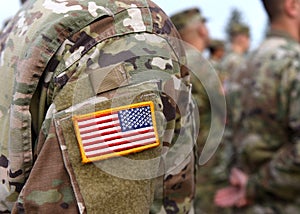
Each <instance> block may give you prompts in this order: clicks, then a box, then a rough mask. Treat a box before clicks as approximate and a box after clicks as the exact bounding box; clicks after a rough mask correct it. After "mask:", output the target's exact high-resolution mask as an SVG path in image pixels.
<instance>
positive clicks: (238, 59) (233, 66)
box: [221, 23, 250, 89]
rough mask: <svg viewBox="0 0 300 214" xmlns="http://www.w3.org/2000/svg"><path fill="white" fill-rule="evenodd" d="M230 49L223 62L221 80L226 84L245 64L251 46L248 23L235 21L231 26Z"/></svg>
mask: <svg viewBox="0 0 300 214" xmlns="http://www.w3.org/2000/svg"><path fill="white" fill-rule="evenodd" d="M229 39H230V41H229V42H230V44H229V50H228V51H227V53H226V54H225V57H224V58H223V60H222V62H221V69H222V71H221V72H222V73H221V80H222V81H223V82H224V84H225V89H226V83H227V81H230V80H229V79H230V78H231V76H234V73H235V72H236V71H237V70H238V69H239V67H240V66H244V65H245V58H246V53H247V51H248V49H249V47H250V29H249V27H248V26H247V25H244V24H240V23H235V24H233V25H232V26H231V27H230V32H229Z"/></svg>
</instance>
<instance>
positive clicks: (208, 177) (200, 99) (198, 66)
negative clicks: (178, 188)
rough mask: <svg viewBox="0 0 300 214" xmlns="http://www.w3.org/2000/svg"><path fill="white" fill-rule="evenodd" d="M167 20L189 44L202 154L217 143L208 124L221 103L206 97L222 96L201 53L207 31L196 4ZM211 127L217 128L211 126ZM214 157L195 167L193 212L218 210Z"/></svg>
mask: <svg viewBox="0 0 300 214" xmlns="http://www.w3.org/2000/svg"><path fill="white" fill-rule="evenodd" d="M171 20H172V21H173V23H174V25H175V26H176V27H177V29H178V31H179V33H180V35H181V38H182V39H183V41H185V42H186V43H187V44H188V45H190V46H191V47H190V48H189V49H188V51H187V55H188V56H189V57H188V59H189V60H190V61H189V62H188V65H190V66H191V67H192V68H193V69H195V70H192V71H193V73H191V82H192V94H193V98H194V99H195V101H196V104H197V106H198V110H199V114H200V132H199V136H198V139H197V146H198V157H200V154H201V155H202V154H203V149H204V147H205V146H206V144H209V146H208V147H206V148H209V149H207V150H206V151H208V150H211V151H214V149H215V147H217V145H218V143H219V142H218V139H214V137H215V136H214V134H215V133H213V132H211V124H213V121H212V108H215V109H218V108H221V107H220V106H221V105H220V106H219V105H218V104H219V103H217V104H216V103H214V104H213V103H212V100H210V99H213V101H216V100H219V101H222V99H220V98H219V97H220V96H221V97H222V96H223V94H222V90H221V89H220V87H219V88H218V87H214V86H216V85H215V83H216V82H218V83H220V82H219V78H218V75H217V74H216V72H215V70H214V68H213V67H212V66H211V65H210V63H209V62H208V60H206V59H205V58H204V57H203V56H202V52H203V51H204V50H205V49H206V48H207V47H208V45H209V32H208V29H207V26H206V18H204V17H203V15H202V13H201V11H200V10H199V9H198V8H191V9H187V10H184V11H182V12H179V13H177V14H174V15H172V16H171ZM213 74H215V76H213ZM211 77H212V78H211ZM205 86H206V87H205ZM207 86H208V87H207ZM208 91H210V93H211V94H210V95H212V94H214V95H213V96H211V97H209V93H208ZM224 103H225V102H224ZM215 104H216V105H215ZM224 108H225V104H224ZM217 111H218V114H219V113H220V112H222V111H221V110H220V109H218V110H217ZM220 114H221V113H220ZM220 118H221V117H220ZM220 118H219V117H218V118H217V125H218V126H222V125H223V121H222V119H220ZM214 124H216V123H214ZM213 128H216V130H218V129H217V127H215V126H214V127H213ZM209 134H210V137H211V138H210V142H208V136H209ZM207 142H208V143H207ZM218 152H219V151H218ZM204 155H205V154H204ZM217 161H218V154H215V155H214V156H213V157H212V158H210V160H209V161H208V163H206V164H205V165H204V166H201V168H200V169H199V170H198V173H197V189H196V192H197V193H196V199H195V211H196V213H202V212H203V213H215V212H216V213H220V212H221V210H222V209H219V208H218V207H215V206H214V204H213V196H214V191H215V188H216V186H215V185H216V183H215V180H214V178H215V175H213V173H212V171H213V170H214V167H215V165H216V163H215V162H217ZM198 162H199V159H198ZM218 187H219V186H218Z"/></svg>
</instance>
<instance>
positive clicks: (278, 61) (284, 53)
mask: <svg viewBox="0 0 300 214" xmlns="http://www.w3.org/2000/svg"><path fill="white" fill-rule="evenodd" d="M299 60H300V46H299V44H298V41H295V40H294V39H293V38H292V37H290V36H289V35H287V34H285V33H284V32H277V31H271V32H269V34H268V35H267V38H266V39H265V41H264V42H263V43H262V44H261V45H260V47H259V48H258V49H257V50H256V51H254V52H253V53H252V54H251V56H250V58H249V60H248V63H247V69H245V70H243V71H242V72H241V73H240V75H239V77H238V79H237V80H236V82H235V86H234V87H233V88H232V91H231V95H230V96H231V97H232V99H233V100H235V101H236V102H235V107H234V108H235V109H236V112H235V116H236V117H235V118H236V121H235V123H234V125H235V127H234V130H235V133H234V145H235V148H236V151H237V152H238V158H237V160H238V163H237V165H238V166H239V167H240V168H242V169H243V171H245V172H246V173H248V174H249V183H248V186H247V194H248V198H249V200H250V201H251V202H252V203H251V204H250V205H249V206H248V207H246V208H243V209H237V210H236V212H237V213H271V214H272V213H299V211H300V194H299V192H300V185H299V176H300V174H299V172H300V170H299V152H300V151H299V144H300V136H299V133H300V132H299V127H300V111H299V104H300V88H299V85H300V84H299V80H300V78H299V77H300V64H299V62H300V61H299Z"/></svg>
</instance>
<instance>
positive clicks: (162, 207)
mask: <svg viewBox="0 0 300 214" xmlns="http://www.w3.org/2000/svg"><path fill="white" fill-rule="evenodd" d="M178 38H179V35H178V33H177V31H176V29H175V27H174V26H173V24H172V22H171V21H170V20H169V19H168V17H167V16H166V14H165V13H164V12H163V11H162V10H161V9H160V8H159V7H158V6H157V5H155V4H154V3H153V2H151V1H147V0H130V1H127V0H121V1H112V0H106V1H103V0H101V1H100V0H94V1H79V0H62V1H61V0H60V1H58V0H31V1H28V2H26V3H25V4H24V5H23V7H22V8H21V10H20V11H19V12H18V13H17V14H16V16H15V17H14V18H13V19H12V20H11V21H10V22H9V24H8V26H7V28H6V30H5V31H4V32H3V34H2V35H1V38H0V43H1V52H0V59H1V60H0V73H1V78H0V88H1V94H0V130H1V132H0V148H1V149H0V153H1V154H0V179H1V184H0V212H7V213H9V212H12V213H24V212H25V213H72V214H73V213H138V214H139V213H149V212H150V210H153V211H151V212H153V213H170V212H172V213H192V212H193V208H192V199H193V197H194V180H195V178H194V154H193V152H192V147H193V136H192V132H191V129H192V125H191V124H192V120H191V117H192V115H191V111H190V110H191V108H192V106H191V105H190V104H189V100H190V95H189V94H190V85H189V73H188V71H187V70H186V69H184V68H185V67H186V66H183V65H184V62H185V57H184V53H183V52H184V51H183V49H182V45H181V43H180V41H179V40H178ZM143 101H152V102H153V103H154V109H155V118H156V121H157V123H156V128H157V133H158V136H159V142H160V145H159V146H158V147H155V148H151V149H147V150H144V151H143V152H139V153H134V154H130V155H127V156H126V157H118V158H111V159H107V160H102V161H98V162H95V163H91V164H82V160H81V156H80V151H79V148H78V142H77V139H76V134H75V132H76V131H75V128H74V126H73V123H72V117H73V115H77V114H79V115H80V114H85V113H92V112H95V111H98V110H103V109H104V110H105V109H106V110H107V109H110V108H112V107H119V106H124V105H127V104H131V103H140V102H143ZM154 125H155V124H154ZM176 149H177V150H176ZM178 150H180V151H181V152H183V150H184V151H185V153H181V154H178ZM162 152H163V154H162ZM156 187H158V188H159V189H158V190H157V191H155V188H156ZM154 195H155V203H153V200H154Z"/></svg>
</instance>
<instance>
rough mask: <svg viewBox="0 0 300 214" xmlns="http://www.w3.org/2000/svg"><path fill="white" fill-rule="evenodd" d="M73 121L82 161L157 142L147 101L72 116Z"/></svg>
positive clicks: (150, 109)
mask: <svg viewBox="0 0 300 214" xmlns="http://www.w3.org/2000/svg"><path fill="white" fill-rule="evenodd" d="M73 124H74V128H75V132H76V137H77V140H78V143H79V148H80V153H81V157H82V162H83V163H89V162H94V161H98V160H102V159H107V158H111V157H116V156H121V155H127V154H130V153H135V152H140V151H143V150H146V149H150V148H153V147H157V146H158V145H159V138H158V134H157V129H156V121H155V115H154V105H153V103H152V102H150V101H149V102H141V103H136V104H132V105H128V106H121V107H117V108H111V109H106V110H101V111H97V112H93V113H89V114H84V115H77V116H73Z"/></svg>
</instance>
